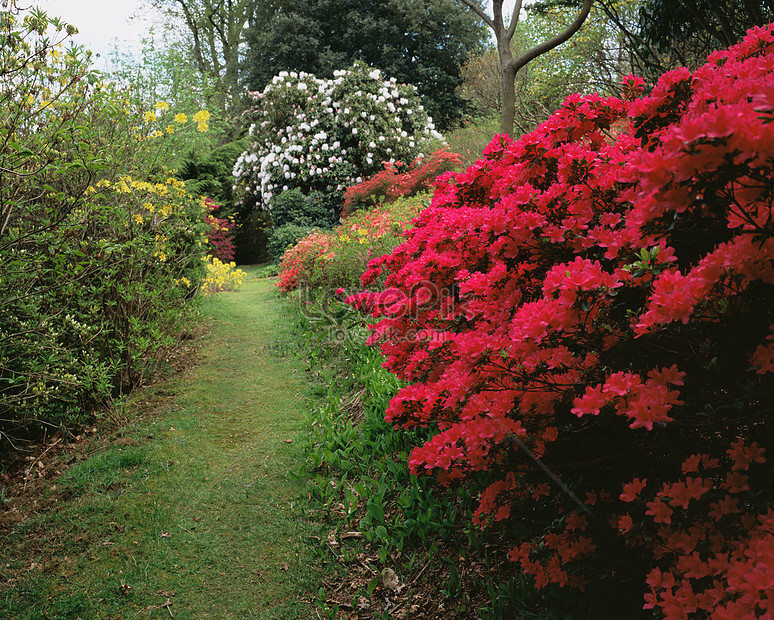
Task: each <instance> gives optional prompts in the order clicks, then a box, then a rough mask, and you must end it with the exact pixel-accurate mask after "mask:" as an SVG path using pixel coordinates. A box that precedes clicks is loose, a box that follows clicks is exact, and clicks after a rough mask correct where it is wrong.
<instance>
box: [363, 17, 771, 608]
mask: <svg viewBox="0 0 774 620" xmlns="http://www.w3.org/2000/svg"><path fill="white" fill-rule="evenodd" d="M643 87H644V82H643V81H642V80H641V79H639V78H635V77H632V76H629V77H628V78H627V79H626V80H625V84H624V97H623V98H601V97H599V96H597V95H588V96H578V95H574V96H571V97H569V98H568V99H567V101H566V102H565V103H564V104H563V106H562V107H561V108H560V109H559V110H558V111H557V112H556V113H555V114H554V115H553V116H552V117H551V118H550V119H549V120H548V121H547V122H545V123H543V124H542V125H541V126H540V127H538V129H537V130H535V131H534V132H533V133H531V134H528V135H526V136H524V137H522V138H521V139H519V140H518V141H515V142H514V141H511V140H510V139H508V138H507V137H506V136H497V137H496V138H495V139H494V140H493V141H492V143H491V144H490V145H489V147H487V149H486V150H485V152H484V156H483V158H482V159H481V160H480V161H478V162H476V163H475V164H474V165H473V166H471V167H470V168H469V169H468V170H467V171H465V172H462V173H448V174H446V175H445V176H444V177H443V182H441V183H440V184H439V187H438V189H437V190H436V193H435V195H434V198H433V202H432V204H431V206H430V207H429V208H428V209H426V210H425V211H424V212H423V213H422V214H421V215H420V216H419V217H418V219H417V220H415V226H414V228H413V229H411V230H410V231H409V232H408V233H407V240H406V242H405V243H404V244H403V245H401V246H399V247H398V248H396V249H395V251H394V252H393V253H392V254H391V255H389V256H384V257H381V258H378V259H375V260H373V261H371V262H370V263H369V269H368V271H366V273H365V274H364V275H363V285H364V286H365V287H367V286H369V284H370V283H371V282H372V281H374V279H375V278H377V277H380V276H382V277H383V276H384V275H386V276H387V279H386V285H387V287H388V288H387V290H385V291H379V292H374V293H369V292H364V293H361V294H358V295H355V296H352V297H350V298H349V301H350V303H352V304H354V305H356V306H359V307H362V308H366V309H368V310H370V311H371V312H372V313H373V315H374V316H376V317H381V320H380V321H379V322H378V323H377V324H376V325H375V326H374V327H373V333H372V336H371V341H372V342H373V343H380V346H381V350H382V351H383V353H384V354H385V355H386V362H385V365H386V366H387V367H388V368H390V369H391V370H392V371H393V372H395V373H396V374H397V375H398V376H399V377H400V378H401V379H402V380H404V381H405V382H406V383H407V384H408V385H407V386H406V387H404V388H403V389H401V390H400V392H399V393H398V395H397V396H396V397H395V398H394V399H393V400H392V401H391V403H390V405H389V408H388V410H387V413H386V417H387V419H388V420H390V421H392V422H393V423H394V424H396V425H398V426H401V427H406V428H409V427H413V426H417V425H419V426H427V425H437V427H438V429H439V432H438V434H437V435H436V436H435V437H434V438H433V439H432V440H431V441H429V442H428V443H426V444H425V445H423V446H419V447H417V448H416V449H414V451H413V452H412V454H411V457H410V465H411V469H412V471H413V472H414V473H417V474H420V473H426V474H432V475H435V476H436V477H437V479H438V481H439V482H440V483H442V484H449V483H455V484H456V483H459V482H460V481H462V480H463V479H470V480H473V481H476V480H478V481H484V483H485V486H484V487H482V489H483V490H482V492H481V495H480V504H479V507H478V510H477V511H476V513H475V516H474V520H475V522H476V523H477V524H478V525H480V526H482V527H483V526H491V527H499V528H502V532H503V536H504V537H505V538H506V539H507V540H509V541H510V548H511V552H510V557H511V559H512V560H513V561H515V562H518V563H520V565H521V567H522V568H523V570H524V571H525V572H526V573H529V574H531V575H533V576H534V584H535V587H536V588H538V589H543V588H547V590H545V592H550V591H551V588H555V587H564V586H573V587H575V588H576V589H577V590H584V589H585V598H583V599H582V600H583V603H581V604H582V605H583V606H584V609H585V610H587V611H588V610H595V611H593V612H592V611H589V613H590V614H591V615H592V616H593V615H594V614H596V617H602V616H603V615H609V616H616V617H623V616H624V615H625V612H626V608H627V606H629V607H631V606H632V604H634V605H635V607H641V606H642V604H643V598H642V595H643V592H645V593H646V597H645V608H646V609H655V610H658V611H659V612H660V613H662V614H663V615H664V616H665V617H667V618H687V617H702V616H707V615H714V617H718V618H742V617H756V616H762V615H765V614H771V613H772V609H774V607H772V606H771V604H772V601H774V511H772V508H771V506H772V500H774V486H772V485H771V481H770V475H771V468H770V467H769V466H768V465H767V461H766V459H767V456H768V454H767V452H770V450H771V447H772V432H771V431H772V428H771V424H772V421H771V420H772V414H773V413H774V408H773V407H772V404H771V403H772V402H774V381H772V374H771V373H772V372H774V303H772V291H774V238H773V236H772V233H774V210H773V209H774V170H773V169H772V166H773V165H774V35H772V27H767V28H756V29H753V30H751V31H750V32H749V33H748V36H747V37H746V38H745V40H744V41H743V42H742V43H740V44H739V45H736V46H734V47H732V48H730V49H729V50H728V51H723V52H715V53H713V54H712V55H711V56H710V57H709V58H708V62H707V64H706V65H704V66H703V67H700V68H699V69H697V70H696V71H695V72H693V73H691V72H690V71H688V70H687V69H678V70H676V71H671V72H668V73H666V74H665V75H663V76H662V77H661V79H660V80H659V81H658V83H657V84H656V85H655V86H654V88H653V90H652V92H651V93H650V94H649V95H647V96H644V97H642V96H640V93H641V92H642V91H643ZM508 537H510V538H508ZM579 596H582V595H579ZM569 598H571V597H569V596H567V595H566V592H565V595H563V600H564V599H569ZM638 601H639V602H638ZM635 611H636V610H635Z"/></svg>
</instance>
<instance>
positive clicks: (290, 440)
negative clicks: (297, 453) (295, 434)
mask: <svg viewBox="0 0 774 620" xmlns="http://www.w3.org/2000/svg"><path fill="white" fill-rule="evenodd" d="M285 443H293V440H292V439H286V440H285Z"/></svg>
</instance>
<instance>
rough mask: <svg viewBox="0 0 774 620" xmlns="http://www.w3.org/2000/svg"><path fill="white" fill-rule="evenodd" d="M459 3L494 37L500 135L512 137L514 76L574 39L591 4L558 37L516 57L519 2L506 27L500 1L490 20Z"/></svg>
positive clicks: (469, 2) (470, 1) (586, 0)
mask: <svg viewBox="0 0 774 620" xmlns="http://www.w3.org/2000/svg"><path fill="white" fill-rule="evenodd" d="M460 1H461V2H462V3H463V4H465V5H466V6H468V7H469V8H470V9H471V10H472V11H473V12H474V13H475V14H476V15H478V17H480V18H481V20H482V21H483V22H484V23H485V24H486V25H487V26H489V27H490V28H491V29H492V32H493V33H494V35H495V40H496V42H497V53H498V56H499V59H500V72H501V91H500V92H501V99H502V111H501V113H500V131H501V132H502V133H506V134H509V135H510V134H512V133H513V122H514V117H515V115H516V91H515V82H516V74H517V73H518V72H519V70H520V69H521V68H522V67H523V66H524V65H526V64H527V63H528V62H530V61H531V60H534V59H535V58H537V57H538V56H541V55H542V54H545V53H546V52H549V51H551V50H552V49H554V48H555V47H557V46H559V45H561V44H562V43H564V42H565V41H566V40H567V39H569V38H570V37H571V36H572V35H574V34H575V33H576V32H577V31H578V29H579V28H580V27H581V26H582V25H583V22H584V21H586V17H588V14H589V11H590V10H591V5H592V3H593V1H594V0H583V5H582V6H581V9H580V11H579V12H578V14H577V15H576V17H575V19H574V20H573V21H572V22H570V24H569V25H567V27H566V28H565V29H564V30H563V31H561V32H560V33H559V34H556V35H554V36H552V37H551V38H549V39H546V40H545V41H541V42H539V43H537V44H536V45H535V46H533V47H531V48H529V49H527V50H526V51H524V52H522V53H520V54H519V55H518V56H515V55H514V53H513V49H512V47H511V42H512V40H513V36H514V34H515V33H516V27H517V26H518V24H519V18H520V16H521V7H522V0H516V3H515V4H514V7H513V12H512V13H511V18H510V20H509V21H508V23H507V24H506V22H505V18H504V17H503V0H493V2H492V16H491V17H490V16H489V15H487V14H486V12H485V11H484V9H483V8H481V6H480V4H478V3H477V2H475V1H474V0H460Z"/></svg>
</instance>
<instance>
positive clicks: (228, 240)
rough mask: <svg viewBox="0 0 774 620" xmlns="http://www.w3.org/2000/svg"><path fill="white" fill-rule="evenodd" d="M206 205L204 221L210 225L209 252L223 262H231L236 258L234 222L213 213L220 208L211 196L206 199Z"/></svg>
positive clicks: (208, 232) (208, 234)
mask: <svg viewBox="0 0 774 620" xmlns="http://www.w3.org/2000/svg"><path fill="white" fill-rule="evenodd" d="M204 207H205V209H206V210H207V215H205V216H204V221H205V222H206V223H207V224H208V225H209V227H210V229H209V230H208V231H207V242H208V245H209V247H208V250H207V254H209V255H210V256H214V257H215V258H217V259H218V260H220V261H221V262H223V263H230V262H231V261H233V260H234V249H235V248H234V226H235V224H234V222H233V221H231V220H224V219H221V218H218V217H215V216H214V215H213V212H214V211H215V210H217V209H220V205H216V204H215V203H214V202H212V200H210V199H209V198H205V199H204Z"/></svg>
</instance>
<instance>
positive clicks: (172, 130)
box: [167, 125, 175, 133]
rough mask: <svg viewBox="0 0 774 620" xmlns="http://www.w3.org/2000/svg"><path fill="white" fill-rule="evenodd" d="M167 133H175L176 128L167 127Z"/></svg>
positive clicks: (172, 126)
mask: <svg viewBox="0 0 774 620" xmlns="http://www.w3.org/2000/svg"><path fill="white" fill-rule="evenodd" d="M167 133H175V126H174V125H167Z"/></svg>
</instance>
